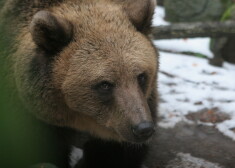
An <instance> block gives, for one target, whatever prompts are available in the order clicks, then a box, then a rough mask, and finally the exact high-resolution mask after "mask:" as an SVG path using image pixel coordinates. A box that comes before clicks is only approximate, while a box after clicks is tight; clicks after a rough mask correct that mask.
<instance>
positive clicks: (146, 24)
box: [115, 0, 157, 33]
mask: <svg viewBox="0 0 235 168" xmlns="http://www.w3.org/2000/svg"><path fill="white" fill-rule="evenodd" d="M115 1H117V0H115ZM118 1H121V3H122V6H123V8H124V10H125V12H126V13H127V15H128V17H129V19H130V21H131V22H132V24H133V25H134V26H135V27H136V29H137V30H138V31H140V32H142V33H148V31H149V30H150V26H151V22H152V16H153V14H154V9H155V7H156V3H157V0H118Z"/></svg>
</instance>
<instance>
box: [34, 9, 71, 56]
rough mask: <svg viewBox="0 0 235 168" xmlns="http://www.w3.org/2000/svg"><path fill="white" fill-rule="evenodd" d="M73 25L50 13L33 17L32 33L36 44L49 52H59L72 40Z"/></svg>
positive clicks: (44, 12) (41, 13)
mask: <svg viewBox="0 0 235 168" xmlns="http://www.w3.org/2000/svg"><path fill="white" fill-rule="evenodd" d="M72 29H73V28H72V24H71V23H70V22H69V21H67V20H66V19H63V18H60V17H57V16H55V15H53V14H52V13H50V12H48V11H39V12H37V13H36V14H35V15H34V16H33V20H32V22H31V24H30V33H31V35H32V38H33V41H34V42H35V44H36V45H37V46H38V47H40V48H41V49H43V50H46V51H48V52H58V51H60V50H61V49H62V48H63V47H64V46H65V45H67V44H68V43H69V41H70V40H71V38H72Z"/></svg>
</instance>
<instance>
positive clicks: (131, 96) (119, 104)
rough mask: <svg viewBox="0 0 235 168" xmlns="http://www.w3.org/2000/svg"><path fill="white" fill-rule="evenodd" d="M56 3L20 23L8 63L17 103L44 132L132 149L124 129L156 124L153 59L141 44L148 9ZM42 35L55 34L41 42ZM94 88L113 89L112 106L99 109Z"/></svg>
mask: <svg viewBox="0 0 235 168" xmlns="http://www.w3.org/2000/svg"><path fill="white" fill-rule="evenodd" d="M58 2H59V1H53V2H52V4H53V3H54V4H56V5H52V6H51V7H48V5H44V6H45V8H41V7H38V8H35V10H33V11H31V12H32V13H30V12H27V10H28V9H24V10H25V11H26V13H27V15H24V16H21V17H23V18H25V19H26V21H25V23H23V24H21V28H20V35H19V36H18V39H17V45H16V47H17V52H16V53H15V54H14V59H15V76H16V82H17V86H18V90H19V92H20V95H21V97H22V100H23V101H24V102H25V104H26V105H27V107H28V109H29V111H31V112H33V113H34V114H35V115H36V116H37V117H38V118H40V119H42V120H44V121H45V122H48V123H50V124H53V125H57V126H66V127H70V128H75V129H78V130H81V131H87V132H89V133H91V134H92V135H95V136H98V137H101V138H105V139H114V140H118V141H130V142H135V139H134V138H133V136H132V135H131V126H132V125H135V124H138V123H140V122H142V121H156V109H154V107H155V104H156V97H157V96H156V90H155V87H156V86H155V85H156V72H157V69H158V63H157V61H158V59H157V57H156V56H157V52H156V50H155V48H154V47H153V45H152V43H151V41H150V40H149V39H148V38H147V37H146V32H148V30H149V29H150V27H149V25H150V21H151V17H152V13H153V9H154V3H153V2H154V1H151V0H149V1H148V0H138V1H134V0H126V1H124V0H121V1H117V0H76V1H75V0H67V1H64V2H61V3H58ZM41 3H42V4H44V3H45V1H39V0H34V1H32V2H31V4H29V6H31V5H33V4H34V5H35V4H36V6H37V5H38V6H40V5H39V4H41ZM41 10H43V12H41V13H40V12H39V13H37V14H36V12H38V11H41ZM29 13H30V14H29ZM35 14H36V15H35ZM33 15H34V17H33ZM30 22H31V23H30ZM29 23H30V31H29V26H28V24H29ZM45 27H46V30H45ZM58 27H59V29H60V30H58ZM54 30H56V31H57V30H58V32H56V31H54ZM47 31H49V34H51V32H56V33H57V34H55V35H54V36H52V37H50V38H48V36H47V34H46V33H47ZM50 31H51V32H50ZM53 40H54V41H53ZM52 41H53V42H52ZM58 46H59V47H58ZM56 47H58V48H56ZM57 49H58V50H57ZM52 51H53V52H52ZM141 73H145V74H147V76H148V78H147V86H146V90H145V91H144V92H143V91H142V90H141V88H140V87H139V85H138V82H137V80H136V79H137V76H138V75H139V74H141ZM101 81H111V82H113V83H115V90H114V99H113V100H112V101H110V102H109V103H108V104H105V105H104V104H103V102H102V101H101V100H100V98H99V96H97V94H96V93H95V91H94V90H92V87H93V86H94V85H96V84H97V83H99V82H101ZM28 102H30V103H28Z"/></svg>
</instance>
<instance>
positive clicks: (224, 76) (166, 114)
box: [153, 7, 235, 141]
mask: <svg viewBox="0 0 235 168" xmlns="http://www.w3.org/2000/svg"><path fill="white" fill-rule="evenodd" d="M163 18H164V9H163V8H160V7H158V8H157V9H156V12H155V16H154V22H153V24H154V25H155V26H156V25H167V24H169V23H167V22H165V21H164V20H163ZM209 42H210V39H209V38H195V39H176V40H157V41H154V44H155V45H156V46H157V47H158V48H159V49H160V50H167V51H173V52H196V53H200V54H203V55H206V56H207V57H209V58H210V57H212V53H211V52H210V50H209ZM159 92H160V98H161V103H160V108H159V113H160V117H161V119H162V120H161V122H160V123H159V125H160V126H162V127H165V128H166V127H174V125H175V124H176V123H178V122H180V121H186V122H189V123H190V122H197V123H200V124H206V125H213V126H215V127H216V128H217V129H218V130H219V131H221V133H223V134H224V135H226V136H228V137H230V138H232V139H233V140H234V141H235V65H232V64H228V63H225V64H224V66H223V67H222V68H217V67H214V66H211V65H209V64H208V60H207V59H205V58H197V57H193V56H188V55H182V54H173V53H167V52H160V74H159ZM197 112H198V113H200V114H199V116H198V117H196V119H195V117H192V116H190V114H192V115H194V114H195V113H197ZM200 115H201V116H200ZM187 116H189V117H187ZM205 116H206V117H209V119H208V120H205ZM192 118H194V120H190V119H192ZM203 118H204V119H203Z"/></svg>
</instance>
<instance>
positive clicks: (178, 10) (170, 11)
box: [164, 0, 225, 22]
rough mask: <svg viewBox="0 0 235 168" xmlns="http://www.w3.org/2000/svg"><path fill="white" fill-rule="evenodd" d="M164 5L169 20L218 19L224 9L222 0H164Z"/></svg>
mask: <svg viewBox="0 0 235 168" xmlns="http://www.w3.org/2000/svg"><path fill="white" fill-rule="evenodd" d="M164 6H165V10H166V18H165V19H166V20H167V21H170V22H195V21H208V20H220V18H221V16H222V15H223V12H224V10H225V5H224V2H222V0H176V1H175V0H165V1H164Z"/></svg>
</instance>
